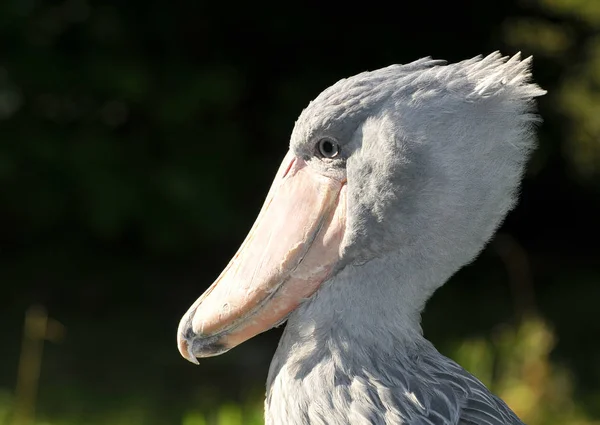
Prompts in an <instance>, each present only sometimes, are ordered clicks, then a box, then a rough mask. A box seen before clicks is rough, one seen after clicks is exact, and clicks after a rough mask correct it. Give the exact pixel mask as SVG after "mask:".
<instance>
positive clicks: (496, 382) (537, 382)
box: [451, 315, 600, 425]
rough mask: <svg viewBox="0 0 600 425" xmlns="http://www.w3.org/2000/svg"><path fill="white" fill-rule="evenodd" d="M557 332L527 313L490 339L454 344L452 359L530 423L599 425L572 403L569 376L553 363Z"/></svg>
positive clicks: (579, 403) (544, 424) (572, 394)
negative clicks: (524, 318)
mask: <svg viewBox="0 0 600 425" xmlns="http://www.w3.org/2000/svg"><path fill="white" fill-rule="evenodd" d="M555 342H556V334H555V332H554V331H553V330H552V328H551V327H550V326H549V325H548V323H547V322H546V321H545V320H543V319H541V318H540V317H539V316H536V315H532V316H530V317H528V318H527V319H526V320H524V321H523V322H522V323H521V324H519V325H517V326H508V325H505V326H502V327H501V328H499V329H498V330H497V331H496V332H495V333H494V334H493V335H492V336H491V338H475V339H470V340H466V341H464V342H462V343H460V344H459V346H458V347H457V348H456V349H455V350H454V353H453V354H452V355H451V357H452V358H454V359H455V360H456V361H457V362H458V363H460V364H461V365H462V366H463V367H465V368H466V369H467V370H469V371H470V372H472V373H473V374H475V375H476V376H477V377H478V378H479V379H480V380H481V381H482V382H483V383H484V384H486V385H487V386H488V388H490V389H491V390H492V391H493V392H494V393H496V394H497V395H498V396H500V398H502V399H503V400H504V401H505V402H506V403H507V404H508V405H509V406H510V407H511V408H512V409H513V410H514V411H515V412H516V413H517V414H518V415H519V417H520V418H521V419H522V420H523V421H524V422H525V423H526V424H529V425H554V424H556V425H558V424H561V425H598V424H600V421H599V420H594V419H592V418H591V416H589V414H587V413H586V411H585V409H584V406H585V403H582V402H576V401H575V400H576V397H575V394H574V393H573V381H572V377H571V374H570V373H569V371H568V370H566V369H565V368H564V367H561V366H558V365H556V364H555V363H554V362H552V360H551V358H550V354H551V351H552V349H553V348H554V345H555Z"/></svg>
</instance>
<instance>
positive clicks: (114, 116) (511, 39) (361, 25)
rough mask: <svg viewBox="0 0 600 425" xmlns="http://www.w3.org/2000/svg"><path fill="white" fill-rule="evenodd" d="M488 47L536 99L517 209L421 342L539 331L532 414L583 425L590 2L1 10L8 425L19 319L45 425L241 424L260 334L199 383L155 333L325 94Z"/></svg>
mask: <svg viewBox="0 0 600 425" xmlns="http://www.w3.org/2000/svg"><path fill="white" fill-rule="evenodd" d="M495 50H501V51H502V52H503V53H504V54H514V53H515V52H517V51H522V52H523V54H525V55H529V54H533V55H534V69H533V73H534V78H535V80H536V81H537V82H538V83H539V84H540V85H541V86H542V87H543V88H545V89H547V90H548V92H549V93H548V95H546V96H545V97H543V98H542V99H541V100H540V104H539V110H540V113H541V114H542V116H543V118H544V120H545V121H544V124H543V125H542V126H541V128H540V143H539V149H538V150H537V151H536V152H535V154H534V156H533V158H532V160H531V161H530V166H529V168H528V173H527V175H526V176H525V181H524V186H523V190H522V194H521V200H520V203H519V206H518V207H517V209H516V210H515V211H513V212H512V213H511V214H510V215H509V217H508V219H507V220H506V222H505V224H504V225H503V226H502V228H501V229H500V236H499V237H497V238H496V239H495V240H494V241H493V242H492V243H491V244H490V245H489V246H488V247H487V248H486V250H485V251H484V252H483V253H482V255H481V256H480V258H479V259H478V260H477V261H476V262H475V263H473V264H472V265H470V266H468V267H466V268H465V269H463V270H462V271H461V272H459V273H458V275H457V276H455V277H454V278H453V279H452V280H451V282H450V283H449V284H448V285H446V286H445V287H444V288H442V289H441V290H440V291H438V293H437V294H436V295H435V296H434V298H433V299H432V300H431V302H430V304H429V305H428V307H427V309H426V312H425V314H424V328H425V332H426V335H427V336H428V337H429V338H430V339H432V340H433V341H434V342H435V343H436V345H437V346H438V347H439V348H440V349H441V350H442V352H444V353H446V354H448V355H450V356H451V357H454V358H456V357H458V358H463V357H464V356H465V350H467V351H468V352H469V353H470V352H471V351H469V350H468V349H467V348H464V347H465V345H464V341H471V340H473V338H475V339H476V340H477V338H479V339H478V340H480V341H487V343H489V344H491V345H489V347H488V346H486V347H488V348H487V349H489V350H490V351H489V352H490V356H494V358H498V359H502V358H503V357H502V355H503V354H502V350H501V349H499V348H498V344H496V345H494V343H493V341H494V335H495V334H496V333H497V332H498V329H504V328H506V327H508V328H509V329H512V328H511V327H513V328H514V329H519V326H520V325H521V324H523V323H527V320H529V319H530V318H531V317H536V318H539V319H540V320H543V321H544V323H545V324H546V325H545V326H547V331H548V332H549V335H551V339H552V341H554V343H553V344H550V346H551V347H549V348H548V350H547V351H548V353H547V354H548V356H547V358H546V357H544V358H543V359H541V360H540V359H537V360H534V361H533V363H531V364H532V365H534V366H535V365H538V366H539V367H542V366H540V365H543V367H545V368H547V369H548V370H551V371H554V370H555V369H556V370H560V371H561V372H560V376H561V377H562V376H563V372H564V376H565V377H564V379H563V378H560V379H558V378H557V379H558V380H553V381H552V380H551V381H541V382H539V383H538V384H536V385H538V387H539V388H542V387H543V388H546V387H548V386H551V385H554V386H555V387H556V389H557V390H556V394H558V395H556V396H555V397H558V398H555V399H553V398H552V397H550V398H549V399H548V398H547V395H544V397H546V398H544V397H542V396H540V397H538V398H539V400H538V401H537V402H535V403H538V404H535V403H534V404H533V405H534V406H537V407H536V409H542V406H546V405H551V404H552V403H558V401H557V400H558V399H560V400H562V399H563V398H565V399H569V400H572V402H571V401H568V402H565V403H574V404H575V405H576V406H575V407H573V406H572V407H573V412H576V413H573V417H575V415H579V416H577V417H578V418H579V420H580V422H572V423H592V422H591V421H592V420H593V419H594V418H595V419H596V420H600V384H599V382H600V361H598V360H599V358H600V357H599V356H600V342H599V340H598V338H599V337H600V320H599V312H598V308H597V305H598V300H599V295H600V266H599V258H600V256H599V254H600V247H599V244H598V240H599V239H598V238H599V236H600V232H599V230H600V225H599V221H600V220H599V219H598V218H599V217H600V202H599V201H600V143H599V138H600V2H597V1H592V0H588V1H575V0H531V1H516V0H495V1H486V2H483V1H474V0H473V1H453V2H450V1H433V0H428V1H421V2H417V1H413V2H395V3H394V4H393V6H390V5H386V4H383V3H381V4H380V3H375V2H362V3H354V4H353V3H350V2H347V3H340V4H337V5H334V4H332V3H330V4H327V5H326V6H325V5H323V4H321V3H317V2H314V3H313V4H309V3H304V4H300V3H278V4H271V5H267V4H265V5H259V4H256V3H254V2H248V3H247V4H245V5H244V4H235V3H232V2H211V3H207V2H203V1H198V2H197V1H183V0H179V1H170V2H168V1H158V0H157V1H141V0H128V1H117V0H112V1H106V0H105V1H89V0H66V1H41V0H2V1H0V283H1V285H2V286H1V292H0V335H1V336H2V339H1V341H0V396H1V397H0V405H2V403H3V400H5V404H6V407H5V410H6V412H8V413H7V415H10V411H12V410H14V406H15V404H14V403H15V400H16V399H15V394H14V388H15V385H16V381H17V368H18V362H19V354H20V352H21V338H22V337H21V335H22V330H23V321H24V316H25V311H26V310H27V309H28V308H29V307H30V306H32V305H42V306H44V307H45V308H46V309H47V311H48V312H49V315H50V317H52V318H53V319H56V320H58V321H59V322H60V323H62V324H63V325H64V326H65V329H66V337H65V338H64V339H63V340H62V341H60V342H58V343H52V342H49V343H47V344H46V346H45V352H44V358H43V363H42V369H41V375H40V387H39V398H38V403H37V411H38V416H39V417H41V418H45V419H46V420H47V422H46V423H52V424H54V423H61V424H62V423H65V424H66V423H69V424H93V423H98V424H100V423H110V424H113V423H114V424H117V423H123V424H132V425H133V424H136V423H144V424H146V423H148V424H153V423H156V424H180V423H182V421H183V423H185V424H195V423H198V424H200V423H202V422H201V421H202V420H203V419H201V418H199V416H198V417H196V419H197V421H198V422H194V420H196V419H193V418H192V419H190V416H189V412H191V411H195V412H199V413H198V415H204V414H207V415H208V417H209V419H210V418H213V419H214V418H215V415H217V416H218V415H219V414H218V413H215V412H218V411H219V409H220V407H218V406H222V405H226V406H238V405H241V406H246V405H252V406H258V407H257V409H259V410H260V403H261V402H262V396H263V392H264V380H265V379H266V371H267V368H268V364H269V361H270V358H271V356H272V354H273V352H274V349H275V345H276V341H277V339H278V337H279V335H280V330H275V331H271V332H269V333H267V334H264V335H261V336H259V337H257V338H255V339H253V340H252V341H249V342H248V343H245V344H243V345H242V346H240V347H238V348H236V349H235V350H233V351H231V352H230V353H228V354H226V355H224V356H221V357H218V358H214V359H206V360H204V361H202V362H201V364H200V366H199V367H193V366H192V365H190V364H189V363H187V362H186V361H184V360H183V359H182V358H181V357H180V356H179V353H178V352H177V348H176V344H175V336H176V329H177V324H178V321H179V319H180V317H181V316H182V314H183V313H184V312H185V311H186V310H187V308H188V306H189V305H190V304H191V303H192V302H193V301H194V300H195V299H196V298H197V297H198V296H199V295H200V294H201V293H202V292H203V290H204V289H205V288H206V287H208V286H209V284H210V283H211V282H212V280H213V279H214V278H215V277H216V276H217V275H218V274H219V272H220V271H221V270H222V268H223V267H224V266H225V265H226V263H227V262H228V260H229V258H230V257H231V256H232V255H233V253H234V252H235V250H236V249H237V247H238V245H239V244H240V243H241V241H242V239H243V237H244V236H245V234H246V232H247V231H248V229H249V228H250V226H251V224H252V222H253V220H254V218H255V216H256V214H257V212H258V210H259V209H260V206H261V204H262V201H263V198H264V196H265V194H266V191H267V189H268V186H269V185H270V182H271V179H272V177H273V175H274V172H275V171H276V169H277V167H278V165H279V162H280V160H281V159H282V157H283V155H284V154H285V152H286V150H287V143H288V140H289V135H290V133H291V130H292V128H293V125H294V121H295V119H296V117H297V116H298V114H299V113H300V111H301V110H302V108H304V107H305V106H306V105H307V104H308V102H309V101H310V100H311V99H313V98H314V97H315V96H316V95H317V94H318V93H319V92H320V91H321V90H323V89H325V88H326V87H327V86H329V85H331V84H333V83H334V82H336V81H337V80H339V79H340V78H343V77H347V76H350V75H353V74H355V73H358V72H361V71H364V70H373V69H376V68H379V67H382V66H386V65H389V64H392V63H406V62H409V61H412V60H415V59H418V58H420V57H423V56H433V57H434V58H441V59H447V60H449V61H458V60H462V59H467V58H470V57H473V56H475V55H477V54H488V53H491V52H492V51H495ZM515 335H516V336H515V338H517V339H519V338H520V340H519V341H524V342H523V343H524V344H525V346H526V347H527V344H529V343H531V344H533V345H532V346H536V344H538V345H537V346H539V344H541V343H539V341H538V340H536V339H535V338H533V339H531V338H529V337H528V336H527V335H528V334H527V333H526V332H525V333H524V334H523V333H519V331H516V330H515ZM528 338H529V339H528ZM490 341H491V342H490ZM536 341H537V342H536ZM461 344H462V345H461ZM509 345H510V344H509ZM515 346H516V345H515ZM457 347H458V348H457ZM460 347H463V348H462V349H461V348H460ZM466 347H477V344H475V345H473V346H470V345H468V344H467V346H466ZM490 347H491V348H490ZM461 350H462V351H461ZM473 350H474V351H473ZM532 350H533V349H531V350H530V349H524V353H527V352H533V351H532ZM472 351H473V352H476V351H477V349H476V348H473V349H472ZM509 351H510V350H509ZM486 352H487V351H486ZM461 353H462V354H461ZM461 356H463V357H461ZM469 356H470V354H467V355H466V357H468V358H473V356H471V357H469ZM475 357H476V356H475ZM515 361H516V360H515ZM475 363H477V362H475ZM496 363H498V362H496ZM499 364H502V362H500V363H499ZM530 366H531V365H530ZM495 367H496V369H494V370H496V371H497V369H498V368H499V367H500V366H497V365H496V366H495ZM536 367H537V366H536ZM527 370H531V368H530V367H527ZM536 370H537V369H536ZM544 370H546V369H544ZM500 372H501V371H500ZM500 372H498V373H500ZM557 373H558V372H557ZM553 374H554V372H552V373H549V374H548V376H554V375H553ZM516 376H519V374H518V373H517V374H516ZM544 376H546V375H544ZM482 379H483V378H482ZM548 379H550V378H548ZM561 379H562V380H561ZM511 382H512V381H511ZM515 382H517V381H515ZM518 382H520V381H518ZM518 382H517V383H513V384H511V385H512V387H511V388H517V387H518V385H517V384H518ZM536 382H537V381H536ZM498 385H500V384H498ZM503 388H504V387H502V386H501V385H500V386H499V387H494V389H495V390H497V391H499V392H500V393H502V394H503V392H502V391H509V389H506V388H504V389H503ZM507 388H508V387H507ZM518 388H521V387H518ZM553 388H554V387H553ZM2 391H4V393H2ZM543 391H546V389H544V390H542V389H540V394H541V393H542V392H543ZM534 393H535V392H534ZM2 394H4V395H2ZM519 394H521V393H519ZM536 394H537V393H536ZM544 394H546V393H544ZM519 397H521V396H519ZM523 397H525V396H522V397H521V398H520V400H521V399H522V400H524V398H523ZM561 397H562V398H561ZM517 398H518V397H517ZM534 398H535V397H534ZM535 400H537V399H535ZM561 402H563V401H561ZM509 404H510V403H509ZM569 406H571V405H570V404H569ZM534 410H535V409H534ZM1 412H2V410H1V408H0V422H1V421H2V415H1ZM521 414H523V413H522V412H521ZM119 415H121V416H119ZM6 417H8V416H6ZM117 417H119V418H126V419H119V420H121V422H118V421H117V419H115V418H117ZM186 418H187V419H186ZM582 418H583V419H582ZM6 420H8V419H6ZM60 421H62V422H60ZM68 421H70V422H68ZM186 421H187V422H186ZM586 421H588V422H586ZM220 423H225V422H220ZM231 423H233V422H231ZM529 423H530V424H536V423H538V424H542V423H544V424H545V423H548V424H550V423H555V422H552V420H551V419H544V418H540V417H537V416H532V417H531V420H530V421H529ZM556 423H565V424H566V423H571V422H569V421H567V420H562V421H561V422H556Z"/></svg>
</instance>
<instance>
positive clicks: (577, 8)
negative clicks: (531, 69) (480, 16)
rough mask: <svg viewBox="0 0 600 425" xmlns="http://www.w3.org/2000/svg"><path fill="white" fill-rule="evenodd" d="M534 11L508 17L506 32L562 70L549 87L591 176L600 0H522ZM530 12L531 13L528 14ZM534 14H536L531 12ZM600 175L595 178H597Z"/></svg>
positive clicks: (599, 112)
mask: <svg viewBox="0 0 600 425" xmlns="http://www.w3.org/2000/svg"><path fill="white" fill-rule="evenodd" d="M522 3H523V5H524V7H525V9H526V10H527V11H529V14H525V16H522V17H518V18H512V19H509V20H507V22H506V24H505V28H504V30H505V38H506V40H507V41H508V43H509V44H510V45H512V46H515V47H519V48H521V49H524V50H525V51H527V53H531V54H534V55H535V56H536V59H542V61H543V63H544V64H545V65H546V66H548V68H550V69H553V72H554V74H555V75H556V74H558V75H559V78H558V84H557V86H556V87H555V88H554V90H552V91H551V92H550V93H549V97H550V98H551V100H550V102H552V104H553V105H554V108H555V113H556V114H553V118H555V119H557V120H560V121H561V123H562V122H564V123H563V124H562V126H563V132H564V140H565V141H566V143H565V145H564V147H563V150H564V153H565V155H566V156H567V157H568V158H570V160H571V161H572V165H573V166H572V170H573V171H574V172H575V173H577V174H579V176H580V177H582V178H583V179H584V180H587V182H588V183H589V182H592V181H595V182H597V181H598V180H597V178H598V175H599V174H600V119H599V117H600V2H598V1H589V0H522ZM528 15H529V16H528ZM531 15H533V16H531ZM592 178H596V180H592Z"/></svg>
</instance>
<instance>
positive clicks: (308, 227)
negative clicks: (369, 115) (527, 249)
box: [178, 91, 366, 363]
mask: <svg viewBox="0 0 600 425" xmlns="http://www.w3.org/2000/svg"><path fill="white" fill-rule="evenodd" d="M326 94H327V91H326V92H324V93H323V94H321V98H318V99H317V100H316V101H315V102H313V103H311V105H310V106H309V107H308V108H307V109H306V110H305V111H304V112H303V115H301V117H300V118H299V120H298V122H297V123H296V127H295V129H294V133H293V135H292V141H291V143H290V148H289V151H288V153H287V154H286V156H285V158H284V159H283V162H282V164H281V166H280V168H279V171H278V172H277V174H276V177H275V180H274V182H273V184H272V186H271V189H270V191H269V193H268V195H267V199H266V200H265V203H264V205H263V208H262V210H261V211H260V213H259V215H258V218H257V219H256V222H255V223H254V225H253V227H252V229H251V230H250V232H249V234H248V236H247V237H246V240H245V241H244V242H243V244H242V246H241V247H240V248H239V250H238V252H237V253H236V254H235V256H234V257H233V259H232V260H231V261H230V263H229V264H228V265H227V267H226V268H225V270H224V271H223V272H222V273H221V275H220V276H219V277H218V278H217V280H216V281H215V282H214V283H213V285H212V286H211V287H210V288H208V290H207V291H206V292H205V293H204V294H203V295H202V296H201V297H200V298H199V299H198V300H197V301H196V302H195V303H194V304H193V305H192V306H191V307H190V309H189V310H188V312H187V313H186V314H185V315H184V316H183V318H182V320H181V322H180V325H179V332H178V344H179V350H180V352H181V354H182V355H183V356H184V357H185V358H187V359H188V360H190V361H192V362H194V363H195V362H196V357H209V356H215V355H218V354H221V353H223V352H225V351H227V350H229V349H231V348H232V347H234V346H236V345H238V344H240V343H242V342H243V341H245V340H247V339H249V338H251V337H253V336H255V335H257V334H258V333H261V332H264V331H265V330H268V329H270V328H272V327H274V326H276V325H278V324H280V323H282V322H283V321H285V319H286V318H287V316H288V315H289V314H290V313H291V312H292V311H294V310H295V309H296V308H297V307H298V306H299V305H300V304H301V303H302V302H303V301H305V300H307V299H308V298H310V297H311V295H312V294H313V293H314V292H315V291H317V289H318V288H319V286H320V285H321V284H322V283H323V282H324V281H326V280H327V279H328V278H329V277H330V276H331V275H332V274H333V273H335V272H336V271H337V270H338V269H339V267H340V264H341V261H340V260H341V259H342V258H343V256H344V250H343V246H344V239H345V236H346V235H347V228H348V202H347V197H348V187H349V184H350V183H351V182H350V181H349V179H348V173H347V165H348V164H349V161H350V158H351V157H352V155H353V153H354V151H355V150H356V140H355V136H356V134H357V133H359V132H360V131H359V128H360V127H361V125H362V121H363V120H364V117H365V116H366V114H365V110H364V108H361V111H360V112H361V113H360V114H359V113H358V111H356V112H357V113H356V114H355V116H354V117H353V118H352V119H348V117H343V118H340V117H337V116H336V112H339V111H340V107H339V106H340V105H337V106H338V107H337V108H336V107H331V102H330V99H328V98H327V96H325V98H324V99H323V98H322V97H323V96H324V95H326ZM315 114H316V115H318V116H319V118H320V119H318V120H316V121H315V120H313V119H311V118H312V116H313V115H315Z"/></svg>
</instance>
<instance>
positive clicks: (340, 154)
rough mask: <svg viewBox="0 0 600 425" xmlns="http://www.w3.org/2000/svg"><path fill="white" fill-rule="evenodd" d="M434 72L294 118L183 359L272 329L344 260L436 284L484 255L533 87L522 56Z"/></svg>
mask: <svg viewBox="0 0 600 425" xmlns="http://www.w3.org/2000/svg"><path fill="white" fill-rule="evenodd" d="M438 65H440V62H439V61H432V60H429V59H423V60H420V61H416V62H414V63H412V64H408V65H405V66H392V67H388V68H384V69H381V70H378V71H374V72H372V73H363V74H359V75H357V76H355V77H352V78H349V79H347V80H341V81H339V82H338V83H336V84H335V85H333V86H332V87H330V88H328V89H327V90H325V91H324V92H323V93H321V94H320V95H319V96H318V97H317V98H316V99H315V100H314V101H313V102H311V104H310V105H309V106H308V107H307V108H306V109H305V110H304V111H303V112H302V114H301V115H300V117H299V119H298V121H297V122H296V125H295V127H294V131H293V133H292V137H291V141H290V145H289V146H290V147H289V151H288V153H287V155H286V156H285V158H284V160H283V162H282V164H281V166H280V168H279V171H278V172H277V175H276V177H275V180H274V182H273V185H272V187H271V189H270V191H269V193H268V195H267V199H266V201H265V203H264V206H263V208H262V210H261V211H260V214H259V216H258V218H257V219H256V222H255V223H254V226H253V227H252V229H251V230H250V233H249V234H248V236H247V237H246V240H245V241H244V242H243V244H242V246H241V247H240V249H239V250H238V252H237V253H236V254H235V256H234V257H233V259H232V260H231V261H230V263H229V264H228V265H227V267H226V268H225V270H224V271H223V272H222V273H221V275H220V276H219V277H218V278H217V280H216V281H215V282H214V283H213V285H212V286H211V287H210V288H208V290H207V291H206V292H205V293H204V294H203V295H202V296H201V297H200V298H199V299H198V300H197V301H196V302H195V303H194V304H193V305H192V306H191V307H190V309H189V310H188V312H187V313H186V314H185V315H184V316H183V318H182V319H181V322H180V324H179V330H178V345H179V350H180V352H181V354H182V355H183V356H184V357H185V358H187V359H188V360H190V361H192V362H194V363H196V362H197V360H196V358H197V357H209V356H215V355H218V354H221V353H223V352H225V351H227V350H229V349H231V348H233V347H234V346H236V345H238V344H240V343H242V342H244V341H245V340H247V339H249V338H251V337H253V336H255V335H257V334H259V333H261V332H264V331H266V330H268V329H270V328H272V327H274V326H276V325H278V324H280V323H282V322H283V321H285V319H286V318H287V317H288V315H289V314H290V313H292V312H293V311H294V310H295V309H296V308H297V307H298V306H299V305H300V304H301V303H303V302H304V301H305V300H307V299H308V298H310V297H311V296H312V295H313V294H314V293H315V292H316V291H317V290H318V289H319V287H320V286H321V285H323V283H324V282H325V281H327V280H328V279H330V278H331V277H332V276H333V275H335V274H336V273H338V272H339V271H340V270H341V269H343V268H344V267H345V266H346V265H348V264H349V263H352V264H353V265H354V266H356V265H360V264H362V263H364V262H368V261H369V260H371V259H373V258H374V257H378V256H379V257H383V256H387V255H388V254H393V256H395V258H396V261H395V263H394V267H399V266H398V264H402V265H403V266H408V265H412V266H417V267H425V268H427V269H432V270H433V269H435V270H437V271H438V274H439V275H440V276H444V279H445V278H447V277H448V276H449V275H450V274H451V273H453V272H454V271H456V269H457V268H459V267H460V266H462V265H463V264H465V263H466V262H467V261H469V260H471V259H472V258H473V257H474V256H475V255H476V254H477V253H478V252H479V251H480V250H481V248H482V247H483V246H484V244H485V242H486V241H487V240H488V239H489V238H490V237H491V235H492V234H493V232H494V230H495V228H496V226H497V225H498V223H499V222H500V221H501V220H502V219H503V218H504V216H505V214H506V213H507V211H508V210H509V209H510V208H511V207H512V205H513V204H514V192H515V189H516V188H517V187H518V182H519V179H520V176H521V173H522V169H523V166H524V163H525V160H526V158H527V153H528V151H529V148H530V146H531V144H532V143H533V137H532V131H531V123H532V122H533V121H534V120H535V116H534V115H533V114H531V113H529V112H530V108H531V104H532V99H533V97H535V96H539V95H541V94H543V91H542V90H540V89H539V88H538V87H537V86H534V85H532V84H527V82H526V81H527V78H528V75H529V74H528V69H527V63H526V62H519V61H518V58H517V59H516V60H515V59H511V61H508V62H507V61H506V59H505V58H504V59H503V58H501V57H500V56H499V55H498V54H495V55H490V56H489V57H488V58H485V59H483V60H482V59H474V60H471V61H465V62H462V63H459V64H454V65H450V66H438ZM442 283H443V281H433V280H432V282H431V283H422V285H423V287H422V288H418V289H417V291H421V292H422V294H421V295H420V296H419V297H417V298H419V299H421V300H425V299H426V298H427V297H428V296H429V294H431V292H432V291H433V290H435V288H436V287H437V286H439V285H440V284H442ZM427 285H429V286H427ZM324 308H326V306H325V307H324Z"/></svg>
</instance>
